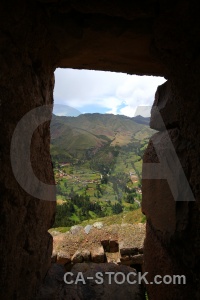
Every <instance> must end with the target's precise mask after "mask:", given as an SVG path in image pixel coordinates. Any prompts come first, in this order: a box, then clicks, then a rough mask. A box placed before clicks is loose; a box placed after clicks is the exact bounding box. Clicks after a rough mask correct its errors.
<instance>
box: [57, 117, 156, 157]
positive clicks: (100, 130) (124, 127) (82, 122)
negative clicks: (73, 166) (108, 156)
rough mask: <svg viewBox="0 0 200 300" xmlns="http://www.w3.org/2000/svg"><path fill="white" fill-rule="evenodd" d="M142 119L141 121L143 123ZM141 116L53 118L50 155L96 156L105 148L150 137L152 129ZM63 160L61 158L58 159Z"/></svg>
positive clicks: (123, 145)
mask: <svg viewBox="0 0 200 300" xmlns="http://www.w3.org/2000/svg"><path fill="white" fill-rule="evenodd" d="M143 119H144V120H143ZM141 121H144V122H145V121H146V122H147V120H146V118H143V117H141V116H138V117H135V118H129V117H127V116H123V115H113V114H99V113H94V114H82V115H79V116H78V117H64V116H55V115H54V116H53V118H52V122H51V148H52V155H55V154H56V155H57V156H58V152H59V153H60V154H62V155H61V156H63V154H65V156H68V157H70V156H71V155H72V156H74V154H76V155H77V154H78V157H81V156H82V155H83V154H84V153H85V152H87V151H88V150H90V151H91V152H92V153H94V154H95V153H96V152H98V151H99V149H101V148H104V147H105V146H111V147H116V146H119V147H125V146H127V145H130V144H131V143H134V142H135V143H138V142H140V141H143V140H145V139H147V138H149V137H150V136H151V135H152V133H153V130H151V129H150V128H149V126H147V125H146V124H141V123H139V122H141ZM61 160H62V159H61Z"/></svg>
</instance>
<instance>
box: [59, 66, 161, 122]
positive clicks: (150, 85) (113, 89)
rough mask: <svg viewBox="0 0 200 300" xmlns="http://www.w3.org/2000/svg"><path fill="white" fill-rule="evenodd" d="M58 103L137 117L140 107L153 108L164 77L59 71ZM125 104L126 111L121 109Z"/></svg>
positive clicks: (86, 71)
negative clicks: (101, 109) (138, 107)
mask: <svg viewBox="0 0 200 300" xmlns="http://www.w3.org/2000/svg"><path fill="white" fill-rule="evenodd" d="M55 77H56V81H55V82H56V84H55V91H54V99H55V103H59V104H67V105H69V106H71V107H74V108H78V109H81V108H82V109H83V110H84V111H86V109H85V108H84V107H85V106H89V105H90V106H93V107H94V111H95V110H96V111H97V112H98V107H101V108H102V107H103V108H105V111H106V112H109V113H114V114H117V113H119V114H125V115H127V116H131V117H132V116H134V114H135V111H136V108H137V106H139V105H152V103H153V100H154V94H155V91H156V88H157V86H158V85H160V84H162V83H163V82H164V81H165V80H164V78H161V77H153V76H136V75H127V74H124V73H113V72H101V71H88V70H72V69H57V70H56V72H55ZM122 104H123V106H124V107H122Z"/></svg>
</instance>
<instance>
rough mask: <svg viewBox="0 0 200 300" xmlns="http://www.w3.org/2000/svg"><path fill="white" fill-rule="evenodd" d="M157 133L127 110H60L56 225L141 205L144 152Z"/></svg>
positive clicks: (55, 125) (55, 123)
mask: <svg viewBox="0 0 200 300" xmlns="http://www.w3.org/2000/svg"><path fill="white" fill-rule="evenodd" d="M136 121H137V119H136ZM139 121H140V120H139ZM153 133H154V131H153V130H152V129H150V128H149V126H147V125H144V124H138V123H137V122H135V120H134V119H133V118H129V117H126V116H123V115H112V114H97V113H95V114H82V115H79V116H78V117H59V116H55V115H54V116H53V118H52V122H51V156H52V161H53V166H54V175H55V181H56V184H57V185H56V189H57V196H56V197H57V204H58V205H57V213H56V221H55V226H56V227H58V226H72V225H75V224H79V223H80V222H82V221H83V220H89V219H95V218H98V217H105V216H110V215H113V214H119V213H121V212H128V211H132V210H134V209H137V208H139V207H140V202H141V193H142V190H141V184H142V183H141V173H142V157H143V153H144V151H145V149H146V146H147V144H148V141H149V138H150V136H151V135H152V134H153Z"/></svg>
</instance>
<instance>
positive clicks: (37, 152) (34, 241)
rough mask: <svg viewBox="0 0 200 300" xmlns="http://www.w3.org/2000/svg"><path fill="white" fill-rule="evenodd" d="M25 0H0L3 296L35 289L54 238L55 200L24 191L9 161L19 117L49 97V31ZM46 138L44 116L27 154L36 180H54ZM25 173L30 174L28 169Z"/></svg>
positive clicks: (51, 83)
mask: <svg viewBox="0 0 200 300" xmlns="http://www.w3.org/2000/svg"><path fill="white" fill-rule="evenodd" d="M16 4H17V3H16ZM25 4H26V3H23V2H22V1H21V6H20V7H19V6H18V5H19V3H18V5H15V6H13V7H12V8H11V7H10V6H9V5H8V3H7V5H5V6H3V4H2V3H1V4H0V6H1V9H0V11H1V12H2V11H3V12H4V16H2V18H1V20H0V23H1V26H0V41H1V50H0V65H1V70H0V101H1V104H0V114H1V115H0V122H1V126H0V128H1V139H0V144H1V146H0V149H1V168H0V169H1V174H0V182H1V185H0V189H1V191H0V195H1V203H0V206H1V216H0V222H1V226H0V240H1V243H0V270H1V272H0V298H1V299H30V298H31V295H33V293H34V291H35V289H36V286H37V284H38V282H40V281H41V279H42V278H43V277H44V276H45V274H46V272H47V270H48V268H49V266H50V256H51V250H52V238H51V236H50V234H48V233H47V230H48V228H50V227H51V225H52V223H53V221H54V214H55V201H51V202H49V201H43V200H39V199H35V198H33V197H31V196H30V195H28V194H27V193H26V192H25V191H24V190H23V189H22V188H21V187H20V186H19V184H18V183H17V182H16V180H15V177H14V175H13V172H12V168H11V163H10V143H11V138H12V134H13V130H14V129H15V127H16V125H17V123H18V122H19V120H20V119H21V118H22V117H23V116H24V115H25V114H26V113H27V112H29V111H30V110H31V109H33V108H35V107H37V106H40V105H44V104H52V102H53V87H54V74H53V71H54V70H53V66H51V65H50V63H47V61H48V59H50V58H49V57H48V49H44V45H45V42H46V40H47V38H46V36H47V33H46V32H45V31H42V29H41V20H40V25H38V24H37V22H36V21H35V19H36V16H34V14H32V13H31V11H30V10H28V8H27V6H26V5H25ZM33 11H34V6H33ZM38 18H39V16H38ZM38 23H39V21H38ZM33 26H34V28H33ZM38 26H39V27H38ZM51 63H52V62H51ZM49 141H50V129H49V122H46V123H45V124H43V125H41V126H40V127H39V128H38V130H36V132H35V133H34V136H33V139H32V147H31V157H32V165H33V170H34V172H35V174H36V175H37V176H38V177H39V178H40V180H42V181H43V182H46V183H54V178H53V172H52V165H51V159H50V153H49ZM19 147H20V145H19ZM27 179H28V180H29V181H30V180H31V179H29V174H27ZM30 184H31V182H30ZM53 197H55V195H54V196H53Z"/></svg>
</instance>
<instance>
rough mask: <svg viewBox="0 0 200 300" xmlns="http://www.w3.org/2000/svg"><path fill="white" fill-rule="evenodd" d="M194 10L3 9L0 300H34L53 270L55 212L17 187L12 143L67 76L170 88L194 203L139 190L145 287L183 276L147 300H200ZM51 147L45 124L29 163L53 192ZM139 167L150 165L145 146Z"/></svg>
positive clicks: (42, 1)
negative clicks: (156, 78)
mask: <svg viewBox="0 0 200 300" xmlns="http://www.w3.org/2000/svg"><path fill="white" fill-rule="evenodd" d="M197 6H198V2H197V1H158V0H157V1H156V0H146V1H144V2H141V1H132V2H131V3H130V2H129V1H117V2H116V1H109V2H108V1H101V2H99V1H89V0H88V1H80V0H77V1H69V0H61V1H56V0H49V1H48V0H38V1H34V0H32V1H26V0H19V1H6V2H4V1H2V2H1V3H0V14H1V18H0V65H1V68H0V114H1V115H0V122H1V133H2V134H1V140H0V143H1V153H0V154H1V175H0V188H1V227H0V236H1V244H0V249H1V261H0V265H1V278H0V282H1V291H0V298H2V299H31V297H32V296H33V295H34V293H35V291H36V289H37V288H38V286H39V284H40V282H41V281H42V279H43V278H44V276H45V274H46V272H47V270H48V268H49V266H50V256H51V249H52V240H51V237H50V235H49V234H48V233H47V230H48V228H50V227H51V225H52V223H53V221H54V214H55V202H50V201H43V200H39V199H35V198H33V197H31V196H30V195H28V194H27V193H26V192H25V191H24V190H23V189H22V188H21V187H20V186H19V184H18V183H17V182H16V180H15V178H14V176H13V172H12V168H11V164H10V142H11V138H12V134H13V131H14V129H15V127H16V125H17V123H18V122H19V120H20V119H21V118H22V117H23V116H24V114H25V113H26V112H28V111H30V110H31V109H33V108H35V107H37V106H40V105H44V104H52V103H53V86H54V78H53V72H54V70H55V68H56V67H65V68H67V67H68V68H79V69H82V68H83V69H96V70H109V71H117V72H127V73H130V74H139V75H161V76H165V77H166V78H167V79H168V81H169V90H168V92H169V91H170V93H169V94H170V96H169V97H168V100H169V101H172V102H173V103H176V105H172V107H173V112H174V110H176V112H175V116H176V120H175V122H172V124H171V125H170V126H169V129H170V130H175V129H177V130H178V132H179V139H178V140H177V142H176V149H177V152H178V155H179V156H180V158H181V163H182V164H183V165H184V170H185V171H186V175H187V177H188V180H189V183H190V185H191V187H192V190H193V192H194V194H195V197H196V202H194V203H188V202H184V203H183V202H179V203H176V202H173V201H172V199H171V195H170V193H169V188H168V186H167V184H166V182H165V181H164V182H163V181H158V180H156V181H155V180H154V181H151V180H144V182H143V193H144V196H143V211H144V213H145V214H146V216H147V238H146V243H145V270H146V271H149V272H150V275H149V276H150V277H152V276H153V274H154V273H157V274H160V273H161V271H162V273H163V274H171V273H177V272H178V273H180V272H182V273H183V274H186V275H187V278H188V283H187V285H186V286H185V287H183V286H170V287H169V286H155V285H149V286H148V287H147V289H148V292H149V299H152V300H156V299H159V300H160V299H173V300H176V299H177V300H178V299H189V298H190V299H199V297H200V296H199V289H198V283H199V269H200V268H199V250H200V249H199V245H200V240H199V232H200V230H199V227H200V226H199V225H200V221H199V171H200V170H199V157H200V156H199V149H200V148H199V140H200V139H199V135H200V133H199V120H200V119H199V117H198V109H199V97H200V87H199V79H200V74H199V62H200V60H199V42H200V41H199V39H200V34H199V33H200V21H199V16H198V10H197ZM163 93H164V95H165V92H163ZM161 94H162V93H161ZM163 113H165V112H164V110H163ZM166 114H167V115H168V114H170V109H169V113H166ZM166 122H168V119H167V117H166ZM161 134H162V133H161ZM49 142H50V131H49V123H45V124H43V125H41V126H40V127H39V128H38V130H37V131H36V132H35V133H34V136H33V139H32V146H31V159H32V165H33V169H34V172H35V174H36V175H37V176H38V177H39V178H40V179H41V180H42V181H44V182H47V183H53V182H54V179H53V171H52V165H51V159H50V154H49ZM144 159H145V161H154V159H156V158H155V155H154V149H153V147H152V145H151V143H150V144H149V147H148V149H147V151H146V153H145V158H144ZM27 178H28V174H27ZM27 180H28V179H27ZM152 207H154V209H152ZM161 207H162V211H161V212H160V208H161ZM163 207H166V209H165V210H164V209H163ZM161 214H163V218H161ZM169 219H170V221H169ZM167 222H168V223H167ZM167 224H169V225H170V226H169V227H167ZM161 275H162V274H161Z"/></svg>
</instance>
